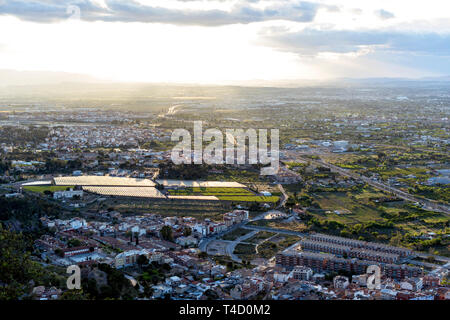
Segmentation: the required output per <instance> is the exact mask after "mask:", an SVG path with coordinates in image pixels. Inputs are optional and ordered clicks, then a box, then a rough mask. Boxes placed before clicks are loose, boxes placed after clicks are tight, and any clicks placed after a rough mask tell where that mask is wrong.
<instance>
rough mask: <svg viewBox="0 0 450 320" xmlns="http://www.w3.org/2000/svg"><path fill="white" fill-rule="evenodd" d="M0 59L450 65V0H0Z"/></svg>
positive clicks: (125, 66) (19, 62) (225, 68)
mask: <svg viewBox="0 0 450 320" xmlns="http://www.w3.org/2000/svg"><path fill="white" fill-rule="evenodd" d="M0 69H8V70H19V71H58V72H60V71H63V72H70V73H81V74H87V75H90V76H94V77H97V78H99V79H104V80H113V81H127V82H198V83H219V82H222V81H247V80H267V81H276V80H294V79H312V80H326V79H333V78H341V77H350V78H371V77H402V78H405V77H406V78H420V77H439V76H448V75H450V1H445V0H427V1H423V0H408V1H405V0H377V1H372V0H364V1H361V0H310V1H297V0H121V1H119V0H55V1H53V0H39V1H9V0H0Z"/></svg>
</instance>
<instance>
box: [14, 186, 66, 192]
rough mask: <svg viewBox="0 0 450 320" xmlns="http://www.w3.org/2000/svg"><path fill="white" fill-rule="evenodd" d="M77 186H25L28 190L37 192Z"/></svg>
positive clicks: (62, 189) (61, 189)
mask: <svg viewBox="0 0 450 320" xmlns="http://www.w3.org/2000/svg"><path fill="white" fill-rule="evenodd" d="M71 188H72V189H73V188H75V186H25V187H23V189H24V190H26V191H31V192H36V193H42V194H44V193H46V191H47V192H55V191H64V190H69V189H71Z"/></svg>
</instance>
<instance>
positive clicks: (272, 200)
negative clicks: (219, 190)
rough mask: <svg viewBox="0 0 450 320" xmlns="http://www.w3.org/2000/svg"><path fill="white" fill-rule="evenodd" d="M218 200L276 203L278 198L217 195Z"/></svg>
mask: <svg viewBox="0 0 450 320" xmlns="http://www.w3.org/2000/svg"><path fill="white" fill-rule="evenodd" d="M217 198H219V200H223V201H234V202H262V203H277V202H278V200H280V198H279V197H277V196H270V197H264V196H248V197H246V196H217Z"/></svg>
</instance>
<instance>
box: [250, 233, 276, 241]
mask: <svg viewBox="0 0 450 320" xmlns="http://www.w3.org/2000/svg"><path fill="white" fill-rule="evenodd" d="M275 235H276V233H273V232H268V231H260V232H258V233H257V234H255V235H254V236H253V237H251V238H249V239H247V240H245V242H249V243H255V244H258V243H260V242H261V241H263V240H266V239H268V238H270V237H273V236H275Z"/></svg>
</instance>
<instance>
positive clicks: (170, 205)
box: [86, 198, 231, 221]
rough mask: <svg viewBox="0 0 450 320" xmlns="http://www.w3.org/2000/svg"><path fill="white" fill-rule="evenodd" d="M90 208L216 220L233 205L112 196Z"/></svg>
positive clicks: (88, 207) (134, 213) (217, 202)
mask: <svg viewBox="0 0 450 320" xmlns="http://www.w3.org/2000/svg"><path fill="white" fill-rule="evenodd" d="M86 209H88V210H95V211H97V210H107V209H109V210H115V211H119V212H120V213H122V214H123V215H127V214H129V215H139V214H143V213H154V214H158V215H161V216H179V217H183V216H185V217H186V216H190V217H194V218H196V219H201V220H203V219H205V218H209V219H212V220H214V221H223V214H224V213H226V212H229V211H230V209H231V207H230V206H228V205H227V204H225V203H222V202H220V201H216V202H214V203H212V202H202V201H195V200H185V201H180V200H176V201H172V200H166V199H163V200H158V201H148V200H141V199H121V198H111V199H108V200H106V201H104V202H102V203H94V204H91V205H89V206H87V208H86Z"/></svg>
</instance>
